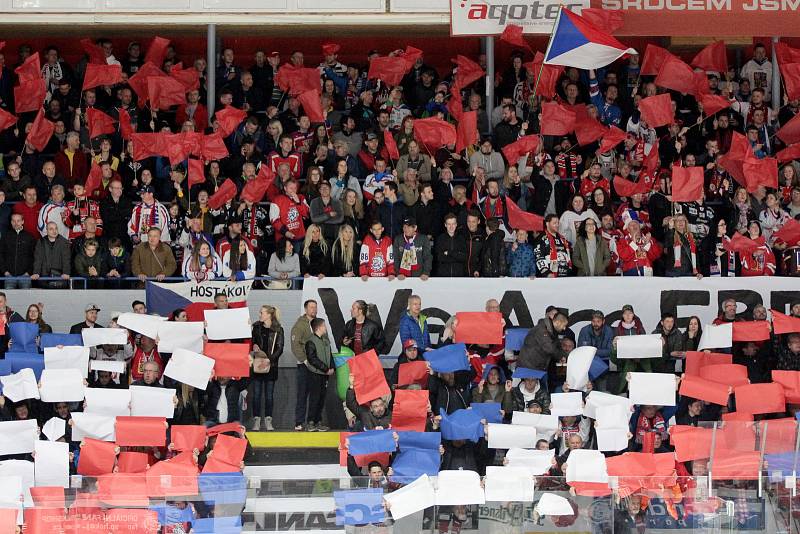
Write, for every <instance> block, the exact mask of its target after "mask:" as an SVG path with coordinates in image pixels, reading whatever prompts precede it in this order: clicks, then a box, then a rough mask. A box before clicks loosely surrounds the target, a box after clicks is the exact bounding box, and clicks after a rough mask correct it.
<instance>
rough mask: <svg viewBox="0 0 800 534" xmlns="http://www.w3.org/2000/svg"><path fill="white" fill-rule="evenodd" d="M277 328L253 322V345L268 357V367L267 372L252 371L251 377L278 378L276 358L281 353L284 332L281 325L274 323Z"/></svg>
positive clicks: (261, 378)
mask: <svg viewBox="0 0 800 534" xmlns="http://www.w3.org/2000/svg"><path fill="white" fill-rule="evenodd" d="M273 326H277V328H275V329H272V328H267V327H266V326H264V323H262V322H261V321H256V322H255V323H253V345H258V348H259V349H261V350H262V351H263V352H264V354H266V355H267V359H269V363H270V368H269V372H268V373H254V374H252V375H251V378H253V379H260V380H277V379H278V360H279V359H280V357H281V354H283V345H284V333H283V327H282V326H280V325H274V324H273Z"/></svg>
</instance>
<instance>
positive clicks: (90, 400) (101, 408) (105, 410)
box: [83, 388, 131, 417]
mask: <svg viewBox="0 0 800 534" xmlns="http://www.w3.org/2000/svg"><path fill="white" fill-rule="evenodd" d="M85 394H86V405H85V406H86V407H85V408H84V410H83V411H84V412H86V413H96V414H100V415H111V416H114V417H116V416H117V415H130V414H131V409H130V404H131V391H130V390H129V389H109V388H86V391H85Z"/></svg>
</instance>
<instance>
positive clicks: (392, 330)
mask: <svg viewBox="0 0 800 534" xmlns="http://www.w3.org/2000/svg"><path fill="white" fill-rule="evenodd" d="M411 294H412V293H411V290H410V289H398V290H397V291H395V292H394V298H393V299H392V305H391V306H390V307H389V316H388V317H386V321H385V322H384V323H383V339H384V340H385V343H386V344H385V345H384V347H383V350H384V351H388V352H391V350H392V345H394V338H396V337H397V334H398V333H399V332H400V319H401V318H402V317H403V314H405V313H406V310H407V309H408V297H410V296H411ZM378 320H380V313H379V315H378Z"/></svg>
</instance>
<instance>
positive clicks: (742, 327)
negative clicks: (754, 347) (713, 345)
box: [733, 321, 770, 342]
mask: <svg viewBox="0 0 800 534" xmlns="http://www.w3.org/2000/svg"><path fill="white" fill-rule="evenodd" d="M769 335H770V332H769V322H768V321H737V322H735V323H733V341H741V342H747V341H764V340H765V339H769Z"/></svg>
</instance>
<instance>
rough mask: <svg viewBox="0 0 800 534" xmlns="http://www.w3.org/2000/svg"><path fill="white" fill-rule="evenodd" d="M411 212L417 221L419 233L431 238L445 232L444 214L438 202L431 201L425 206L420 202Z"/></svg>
mask: <svg viewBox="0 0 800 534" xmlns="http://www.w3.org/2000/svg"><path fill="white" fill-rule="evenodd" d="M411 210H412V211H413V213H414V218H415V219H416V220H417V232H419V233H420V234H422V235H426V236H429V237H432V238H433V237H436V236H437V235H439V234H440V233H441V232H442V230H444V223H443V220H442V217H443V214H442V210H441V207H440V205H439V203H438V202H436V201H435V200H431V201H430V202H428V203H427V204H423V203H422V201H421V200H418V201H417V203H416V204H414V206H412V208H411Z"/></svg>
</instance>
